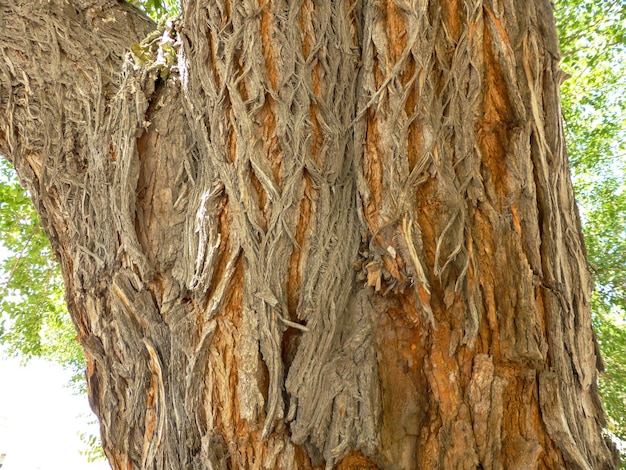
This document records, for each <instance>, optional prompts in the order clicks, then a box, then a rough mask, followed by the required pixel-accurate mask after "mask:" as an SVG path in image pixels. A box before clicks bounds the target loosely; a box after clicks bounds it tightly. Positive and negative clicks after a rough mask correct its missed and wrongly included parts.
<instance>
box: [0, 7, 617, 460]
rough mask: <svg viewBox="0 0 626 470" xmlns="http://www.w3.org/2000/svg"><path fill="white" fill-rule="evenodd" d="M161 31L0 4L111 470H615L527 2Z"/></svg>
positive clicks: (35, 187) (109, 15) (9, 151)
mask: <svg viewBox="0 0 626 470" xmlns="http://www.w3.org/2000/svg"><path fill="white" fill-rule="evenodd" d="M182 9H183V14H182V18H181V19H180V20H179V21H177V22H174V23H173V24H168V25H166V27H164V28H162V29H161V30H160V31H158V32H157V33H154V31H155V28H156V27H155V26H154V25H153V24H152V23H150V22H149V20H147V19H146V18H145V17H143V16H142V15H141V14H140V13H139V12H138V11H136V10H134V9H132V8H131V7H128V6H126V5H124V4H123V3H120V2H117V1H114V0H65V1H64V0H29V1H26V0H13V1H11V2H2V3H0V21H1V27H0V152H1V153H2V154H3V155H4V156H6V157H8V158H9V159H10V160H11V161H12V162H13V164H14V165H15V167H16V169H17V171H18V173H19V175H20V177H21V178H22V180H23V181H24V182H25V183H26V184H27V185H28V187H29V189H30V191H31V194H32V196H33V200H34V202H35V204H36V205H37V208H38V210H39V212H40V213H41V215H42V219H43V220H44V223H45V226H46V230H47V233H48V235H49V236H50V239H51V241H52V243H53V246H54V248H55V250H56V252H57V253H58V256H59V259H60V261H61V264H62V267H63V274H64V277H65V281H66V286H67V301H68V305H69V309H70V312H71V315H72V318H73V320H74V322H75V324H76V328H77V331H78V339H79V341H80V342H81V344H82V345H83V347H84V349H85V351H86V354H87V357H88V365H87V380H88V384H89V396H90V400H91V404H92V407H93V409H94V410H95V412H96V413H97V415H98V416H99V418H100V422H101V430H102V439H103V445H104V449H105V452H106V455H107V457H108V459H109V461H110V462H111V465H112V467H113V468H114V469H119V470H121V469H124V470H127V469H226V468H232V469H248V468H256V469H306V468H323V467H324V466H325V467H326V468H339V469H344V470H345V469H357V468H360V469H364V468H371V469H373V468H380V469H434V468H440V469H453V468H484V469H497V468H501V469H503V468H506V469H532V468H550V469H557V468H573V469H592V468H593V469H601V468H615V466H616V462H615V456H614V454H613V450H612V448H611V446H610V445H609V444H607V443H606V442H605V441H604V439H603V437H602V435H601V428H602V426H603V424H604V421H603V419H604V418H603V411H602V409H601V405H600V403H599V399H598V392H597V387H596V351H595V349H594V342H593V338H592V330H591V321H590V313H589V295H590V289H591V281H590V276H589V272H588V269H587V264H586V260H585V252H584V247H583V243H582V241H581V234H580V226H579V221H578V215H577V212H576V207H575V203H574V198H573V194H572V187H571V183H570V179H569V172H568V164H567V158H566V154H565V149H564V143H563V132H562V127H561V121H560V111H559V98H558V87H559V83H560V81H561V80H562V77H563V74H562V72H561V71H560V69H559V65H558V61H559V51H558V47H557V39H556V33H555V27H554V19H553V16H552V10H551V9H552V7H551V5H550V2H549V1H548V0H534V1H521V0H520V1H513V0H466V1H458V0H440V1H428V0H413V1H408V0H372V1H368V0H336V1H329V2H322V1H314V0H297V1H287V0H241V1H228V0H197V1H191V0H188V1H183V5H182ZM150 33H153V34H152V35H151V36H150V38H149V39H147V40H146V41H143V42H141V40H142V38H144V37H145V36H146V35H147V34H150ZM138 43H141V44H138ZM129 50H132V51H133V53H132V54H127V52H128V51H129Z"/></svg>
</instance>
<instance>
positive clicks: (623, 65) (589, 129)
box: [556, 0, 626, 468]
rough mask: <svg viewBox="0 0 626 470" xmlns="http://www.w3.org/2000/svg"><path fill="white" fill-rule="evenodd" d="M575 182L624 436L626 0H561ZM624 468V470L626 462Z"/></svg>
mask: <svg viewBox="0 0 626 470" xmlns="http://www.w3.org/2000/svg"><path fill="white" fill-rule="evenodd" d="M556 15H557V24H558V26H559V29H560V31H561V51H562V54H563V65H562V66H563V69H564V70H565V71H566V72H567V73H569V74H570V75H571V76H572V78H570V79H569V80H567V81H566V82H565V83H564V84H563V86H562V89H561V93H562V106H563V115H564V118H565V121H566V127H565V130H566V137H567V142H568V151H569V155H570V160H571V164H572V173H573V181H574V187H575V190H576V195H577V199H578V202H579V205H580V209H581V216H582V222H583V232H584V234H585V241H586V245H587V250H588V255H589V262H590V264H591V269H592V272H593V276H594V280H595V283H596V292H595V294H594V298H593V301H592V311H593V315H594V318H593V321H594V328H595V330H596V333H597V335H598V338H599V343H600V348H601V351H602V354H603V359H604V363H605V368H606V371H605V372H604V373H603V374H601V376H600V384H599V385H600V391H601V395H602V400H603V403H604V406H605V409H606V411H607V414H608V421H609V423H608V429H609V431H611V432H612V433H613V434H615V435H616V436H618V437H619V438H621V439H623V440H626V183H625V182H626V61H625V60H624V58H626V0H597V1H590V0H558V1H557V2H556ZM622 467H623V468H626V461H623V463H622Z"/></svg>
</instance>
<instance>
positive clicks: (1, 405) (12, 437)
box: [0, 350, 110, 470]
mask: <svg viewBox="0 0 626 470" xmlns="http://www.w3.org/2000/svg"><path fill="white" fill-rule="evenodd" d="M70 377H71V373H70V372H69V371H66V370H63V368H62V367H60V366H58V365H56V364H53V363H49V362H46V361H43V360H38V359H33V360H32V361H31V362H30V363H29V364H28V365H27V366H26V367H23V366H21V365H20V363H19V361H18V360H17V359H4V357H3V356H2V352H1V350H0V454H6V460H5V461H4V465H3V467H2V470H110V467H109V466H108V464H107V463H106V462H97V463H91V464H90V463H88V462H87V460H86V458H85V457H83V456H82V455H80V450H81V449H84V448H85V444H83V443H82V442H81V440H80V438H79V437H78V433H79V432H90V433H93V434H97V432H98V428H97V425H95V424H92V425H91V426H90V425H89V424H88V423H89V421H94V420H93V419H92V416H93V414H92V413H91V409H90V408H89V404H88V402H87V397H86V396H78V395H74V394H73V393H72V391H71V390H70V389H69V388H68V387H67V384H68V383H69V380H70Z"/></svg>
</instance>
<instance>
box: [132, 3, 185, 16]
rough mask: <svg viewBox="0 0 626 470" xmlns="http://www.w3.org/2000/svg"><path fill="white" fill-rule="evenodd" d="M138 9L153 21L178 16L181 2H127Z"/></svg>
mask: <svg viewBox="0 0 626 470" xmlns="http://www.w3.org/2000/svg"><path fill="white" fill-rule="evenodd" d="M127 1H128V2H129V3H132V4H133V5H135V6H136V7H137V8H140V9H142V10H144V11H145V12H146V13H147V14H148V15H149V16H150V17H151V18H152V19H153V20H155V21H157V20H159V19H160V18H162V17H164V16H167V15H173V14H177V13H178V12H179V11H180V1H179V0H127Z"/></svg>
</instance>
